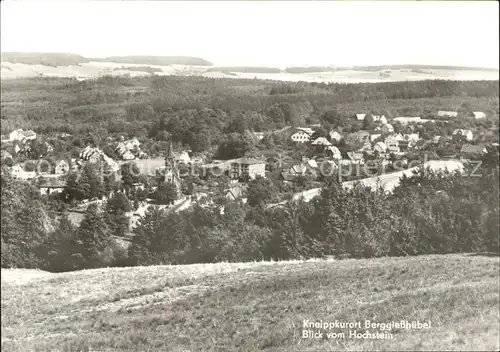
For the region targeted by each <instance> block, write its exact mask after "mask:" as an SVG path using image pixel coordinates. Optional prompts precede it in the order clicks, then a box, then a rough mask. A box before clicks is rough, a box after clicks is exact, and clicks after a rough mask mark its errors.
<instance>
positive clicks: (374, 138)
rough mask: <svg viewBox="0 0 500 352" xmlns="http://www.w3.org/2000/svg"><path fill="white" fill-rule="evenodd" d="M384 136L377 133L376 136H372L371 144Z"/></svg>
mask: <svg viewBox="0 0 500 352" xmlns="http://www.w3.org/2000/svg"><path fill="white" fill-rule="evenodd" d="M381 136H382V135H381V134H380V133H376V134H372V135H371V136H370V142H373V141H374V140H376V139H378V138H379V137H381Z"/></svg>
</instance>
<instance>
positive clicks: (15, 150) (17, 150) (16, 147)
mask: <svg viewBox="0 0 500 352" xmlns="http://www.w3.org/2000/svg"><path fill="white" fill-rule="evenodd" d="M20 151H21V147H20V146H19V144H17V143H16V144H15V145H14V152H15V153H16V154H19V152H20Z"/></svg>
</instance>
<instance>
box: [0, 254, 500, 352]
mask: <svg viewBox="0 0 500 352" xmlns="http://www.w3.org/2000/svg"><path fill="white" fill-rule="evenodd" d="M498 270H499V260H498V257H486V256H476V255H472V254H471V255H469V254H463V255H446V256H419V257H411V258H381V259H374V260H344V261H333V260H317V261H307V262H300V261H292V262H279V263H269V262H262V263H250V264H226V263H219V264H206V265H203V264H199V265H188V266H152V267H136V268H120V269H97V270H84V271H77V272H70V273H64V274H43V273H39V274H35V273H33V272H32V271H25V270H23V269H8V270H4V269H2V350H3V351H29V350H35V349H36V350H49V349H50V350H54V349H65V350H87V349H89V348H90V349H92V350H100V351H107V350H113V351H139V350H142V351H145V350H148V351H165V350H169V351H216V350H217V351H257V350H263V351H283V352H284V351H295V350H297V349H298V348H300V350H301V351H317V350H332V351H333V350H490V351H491V350H498V349H499V348H500V345H499V328H500V321H499V317H498V310H499V292H498V285H499V278H498ZM23 277H25V278H24V279H23ZM304 319H305V320H309V321H323V322H328V323H330V322H332V323H333V322H335V321H336V320H338V321H344V322H357V321H361V322H362V324H364V321H365V320H371V321H373V322H380V323H385V322H392V321H395V322H398V321H401V320H408V321H416V320H418V321H420V322H427V321H430V323H431V328H430V329H428V330H404V329H402V330H401V329H400V330H397V329H396V330H391V331H386V332H389V333H390V334H392V338H390V335H385V336H389V338H388V339H385V340H384V339H373V340H370V339H353V338H348V333H349V329H333V330H329V331H326V330H323V332H325V333H326V332H337V333H341V332H344V333H345V334H346V338H341V335H338V336H339V337H338V338H337V339H327V338H323V339H304V338H302V330H303V323H304ZM314 330H318V329H314ZM358 330H360V331H363V330H365V329H364V328H362V329H358ZM370 331H371V332H372V333H376V332H377V331H378V332H380V333H383V332H384V331H383V330H381V329H371V330H370Z"/></svg>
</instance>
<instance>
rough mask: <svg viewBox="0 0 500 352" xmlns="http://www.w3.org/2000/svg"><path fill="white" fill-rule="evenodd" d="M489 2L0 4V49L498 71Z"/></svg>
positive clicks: (494, 6) (494, 12)
mask: <svg viewBox="0 0 500 352" xmlns="http://www.w3.org/2000/svg"><path fill="white" fill-rule="evenodd" d="M498 7H499V4H498V2H497V1H487V2H483V1H481V2H472V1H470V2H466V1H460V2H451V1H445V2H430V1H419V2H414V1H409V2H408V1H406V2H397V1H384V2H375V1H372V2H364V1H342V2H340V1H293V2H288V1H206V2H205V1H203V2H195V1H184V2H174V1H82V0H70V1H68V0H65V1H62V0H60V1H47V0H45V1H40V0H39V1H28V0H11V1H2V2H1V32H0V33H1V42H0V45H1V50H2V52H8V51H21V52H71V53H75V54H80V55H83V56H87V57H105V56H117V55H160V56H161V55H165V56H170V55H171V56H196V57H202V58H204V59H206V60H208V61H211V62H213V63H214V64H216V65H218V66H222V65H226V66H227V65H233V66H236V65H247V66H276V67H286V66H290V65H296V66H297V65H307V66H314V65H322V66H323V65H337V66H352V65H384V64H387V65H388V64H429V65H454V66H480V67H493V68H498V66H499V34H498V33H499V9H498Z"/></svg>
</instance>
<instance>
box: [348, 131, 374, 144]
mask: <svg viewBox="0 0 500 352" xmlns="http://www.w3.org/2000/svg"><path fill="white" fill-rule="evenodd" d="M349 139H350V140H355V141H357V142H359V143H362V144H366V143H370V133H369V132H367V131H358V132H355V133H351V134H350V135H349Z"/></svg>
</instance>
